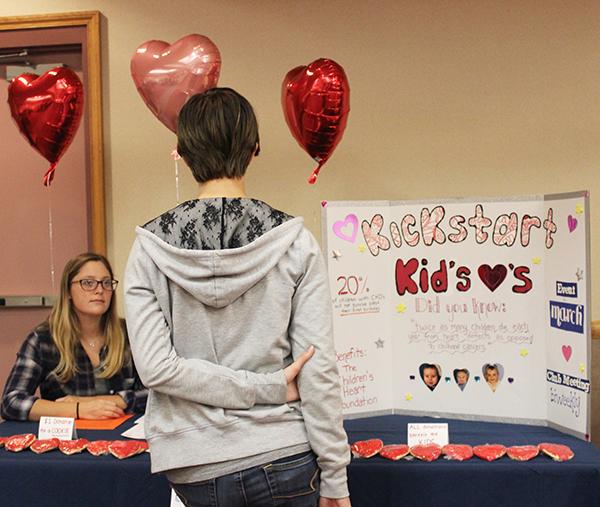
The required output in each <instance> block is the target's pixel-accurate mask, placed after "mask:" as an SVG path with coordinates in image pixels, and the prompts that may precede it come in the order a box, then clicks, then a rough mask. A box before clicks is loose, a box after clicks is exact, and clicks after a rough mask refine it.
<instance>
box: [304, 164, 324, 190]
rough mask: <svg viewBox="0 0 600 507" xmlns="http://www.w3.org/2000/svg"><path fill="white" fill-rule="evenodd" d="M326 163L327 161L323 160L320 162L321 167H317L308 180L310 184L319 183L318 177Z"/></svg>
mask: <svg viewBox="0 0 600 507" xmlns="http://www.w3.org/2000/svg"><path fill="white" fill-rule="evenodd" d="M324 163H325V160H321V161H320V162H319V165H318V166H317V168H316V169H315V170H314V171H313V172H312V174H311V175H310V178H308V182H309V183H310V184H311V185H314V184H315V183H316V182H317V176H319V171H320V170H321V167H323V164H324Z"/></svg>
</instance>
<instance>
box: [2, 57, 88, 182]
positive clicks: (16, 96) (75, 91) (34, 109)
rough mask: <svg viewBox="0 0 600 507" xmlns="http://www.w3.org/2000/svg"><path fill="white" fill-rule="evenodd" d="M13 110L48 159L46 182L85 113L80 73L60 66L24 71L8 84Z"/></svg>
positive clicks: (12, 112)
mask: <svg viewBox="0 0 600 507" xmlns="http://www.w3.org/2000/svg"><path fill="white" fill-rule="evenodd" d="M8 105H9V106H10V113H11V115H12V117H13V119H14V120H15V122H16V123H17V126H18V127H19V130H20V131H21V133H22V134H23V135H24V136H25V138H26V139H27V141H29V144H31V146H33V148H34V149H35V150H37V151H38V152H39V153H40V154H41V155H42V156H43V157H44V158H45V159H46V160H47V161H48V162H50V164H51V165H50V168H49V169H48V171H46V174H45V175H44V180H43V181H44V185H46V186H48V185H50V183H52V179H53V178H54V170H55V167H56V164H57V162H58V161H59V160H60V158H61V157H62V155H63V154H64V152H65V151H66V149H67V148H68V147H69V145H70V144H71V141H72V140H73V137H74V136H75V133H76V132H77V128H78V127H79V123H80V121H81V115H82V114H83V85H82V84H81V81H80V80H79V78H78V77H77V74H75V72H73V71H72V70H71V69H68V68H66V67H56V68H54V69H51V70H49V71H48V72H46V73H45V74H43V75H41V76H38V75H36V74H21V75H20V76H17V77H16V78H15V79H13V81H12V82H11V83H10V85H9V87H8Z"/></svg>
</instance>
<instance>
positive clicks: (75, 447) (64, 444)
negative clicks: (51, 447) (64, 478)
mask: <svg viewBox="0 0 600 507" xmlns="http://www.w3.org/2000/svg"><path fill="white" fill-rule="evenodd" d="M89 443H90V441H89V440H88V439H86V438H78V439H77V440H61V441H60V444H58V449H59V450H60V452H62V453H63V454H66V455H67V456H69V455H71V454H77V453H79V452H81V451H83V450H84V449H85V448H86V447H87V445H88V444H89Z"/></svg>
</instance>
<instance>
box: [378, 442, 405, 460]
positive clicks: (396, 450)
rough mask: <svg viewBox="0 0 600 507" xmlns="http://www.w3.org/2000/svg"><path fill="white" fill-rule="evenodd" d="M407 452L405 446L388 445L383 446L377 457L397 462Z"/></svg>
mask: <svg viewBox="0 0 600 507" xmlns="http://www.w3.org/2000/svg"><path fill="white" fill-rule="evenodd" d="M409 451H410V448H409V447H408V445H406V444H390V445H385V446H383V449H381V451H379V455H380V456H381V457H382V458H386V459H391V460H392V461H398V460H399V459H402V458H404V456H406V455H407V454H408V453H409Z"/></svg>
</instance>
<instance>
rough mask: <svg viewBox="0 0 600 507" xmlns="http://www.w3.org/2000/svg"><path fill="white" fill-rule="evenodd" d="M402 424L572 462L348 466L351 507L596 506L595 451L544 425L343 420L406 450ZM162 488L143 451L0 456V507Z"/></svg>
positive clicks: (97, 500) (129, 496) (161, 495)
mask: <svg viewBox="0 0 600 507" xmlns="http://www.w3.org/2000/svg"><path fill="white" fill-rule="evenodd" d="M409 422H414V423H419V422H422V423H423V422H427V423H432V422H438V423H439V422H447V423H448V424H449V430H450V440H451V441H452V442H453V443H465V444H471V445H478V444H485V443H500V444H504V445H524V444H538V443H540V442H556V443H563V444H566V445H568V446H570V447H571V449H573V451H574V452H575V457H574V458H573V459H572V460H571V461H568V462H565V463H556V462H554V461H552V460H551V459H550V458H547V457H546V456H538V457H537V458H534V459H533V460H531V461H527V462H516V461H513V460H510V459H509V458H507V457H504V458H501V459H500V460H498V461H494V462H491V463H487V462H484V461H481V460H480V459H478V458H475V457H474V458H472V459H471V460H469V461H465V462H456V461H447V460H443V459H439V460H437V461H435V462H432V463H425V462H422V461H418V460H413V461H406V460H401V461H399V462H392V461H389V460H385V459H383V458H381V457H373V458H370V459H362V460H361V459H354V460H353V461H352V463H351V464H350V466H349V468H348V477H349V484H350V492H351V495H352V505H353V507H388V506H390V507H391V506H394V507H395V506H402V507H411V506H415V507H429V506H432V507H453V506H457V507H458V506H460V507H471V506H479V505H481V506H484V507H491V506H494V507H496V506H509V505H510V506H511V507H520V506H523V507H542V506H543V507H563V506H564V507H579V506H581V507H583V506H585V507H596V506H600V451H599V450H598V449H597V448H596V446H594V445H593V444H590V443H587V442H583V441H581V440H579V439H576V438H574V437H570V436H568V435H565V434H563V433H560V432H558V431H555V430H552V429H550V428H545V427H538V426H526V425H514V424H499V423H483V422H473V421H458V420H449V419H437V418H431V417H409V416H400V415H393V416H380V417H371V418H364V419H354V420H349V421H346V422H345V426H346V430H347V432H348V439H349V440H350V442H354V441H356V440H363V439H368V438H381V439H382V440H383V441H384V442H385V443H405V442H406V425H407V423H409ZM132 424H133V422H132V421H131V420H130V421H127V422H126V423H124V424H122V425H121V426H120V427H119V428H117V429H116V430H114V431H91V430H79V432H78V433H79V436H81V437H84V438H87V439H89V440H101V439H107V440H114V439H120V438H123V437H121V436H120V433H122V432H123V431H124V430H125V429H127V428H129V427H131V425H132ZM17 433H37V424H36V423H16V422H5V423H2V424H0V436H7V435H13V434H17ZM169 499H170V488H169V486H168V483H167V481H166V478H165V477H164V476H163V475H161V474H155V475H151V474H150V456H149V455H148V454H147V453H145V454H141V455H138V456H134V457H133V458H129V459H126V460H122V461H121V460H118V459H116V458H114V457H113V456H98V457H95V456H92V455H90V454H88V453H87V452H84V453H82V454H75V455H72V456H65V455H63V454H62V453H60V452H58V451H52V452H50V453H47V454H41V455H37V454H34V453H32V452H31V451H23V452H20V453H11V452H7V451H4V450H0V505H2V506H3V507H13V506H15V507H17V506H18V507H21V506H38V505H44V506H48V507H53V506H57V507H58V506H61V507H71V506H73V507H75V506H77V507H82V506H85V507H94V506H98V507H106V506H108V507H121V506H122V507H136V506H144V507H154V506H156V507H168V506H169Z"/></svg>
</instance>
